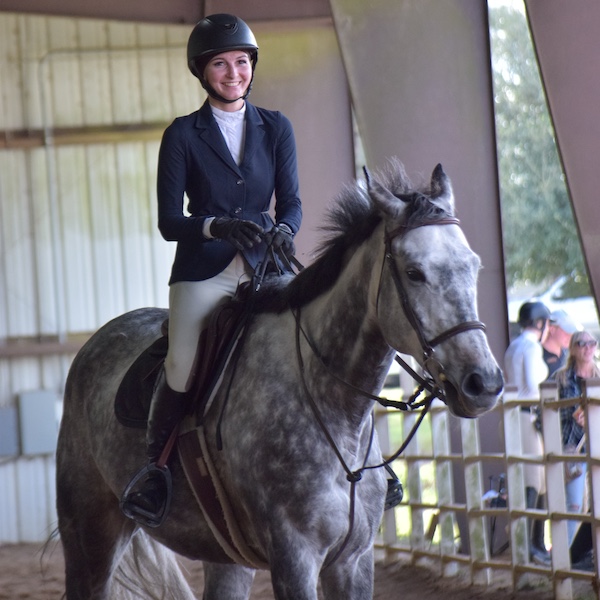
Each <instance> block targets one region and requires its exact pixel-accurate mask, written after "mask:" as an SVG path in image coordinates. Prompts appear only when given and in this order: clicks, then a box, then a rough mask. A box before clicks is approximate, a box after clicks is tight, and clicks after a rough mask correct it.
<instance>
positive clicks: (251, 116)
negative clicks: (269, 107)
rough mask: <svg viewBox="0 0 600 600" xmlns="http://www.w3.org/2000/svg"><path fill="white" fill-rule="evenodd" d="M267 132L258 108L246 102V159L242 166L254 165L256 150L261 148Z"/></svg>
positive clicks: (243, 160)
mask: <svg viewBox="0 0 600 600" xmlns="http://www.w3.org/2000/svg"><path fill="white" fill-rule="evenodd" d="M264 137H265V130H264V128H263V120H262V117H261V116H260V114H259V113H258V111H257V110H256V107H255V106H253V105H252V104H250V103H249V102H246V141H245V145H244V158H243V159H242V164H252V161H253V156H254V154H255V153H256V150H257V149H258V148H260V147H261V145H262V143H263V138H264Z"/></svg>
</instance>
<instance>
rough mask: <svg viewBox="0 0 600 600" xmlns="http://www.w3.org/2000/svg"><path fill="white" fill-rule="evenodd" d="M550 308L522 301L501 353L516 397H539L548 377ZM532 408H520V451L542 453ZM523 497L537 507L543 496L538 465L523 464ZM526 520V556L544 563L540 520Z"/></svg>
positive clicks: (546, 558)
mask: <svg viewBox="0 0 600 600" xmlns="http://www.w3.org/2000/svg"><path fill="white" fill-rule="evenodd" d="M549 318H550V311H549V310H548V308H547V306H546V305H545V304H544V303H542V302H525V304H523V305H522V306H521V308H520V309H519V325H520V327H521V333H520V334H519V335H518V336H517V337H516V338H515V339H514V340H513V341H512V342H511V343H510V345H509V346H508V348H507V350H506V353H505V354H504V377H505V381H506V384H507V385H513V386H516V387H517V398H523V399H526V400H533V399H538V398H539V397H540V389H539V386H540V383H542V382H543V381H545V380H546V379H547V377H548V366H547V365H546V362H545V361H544V353H543V348H542V344H543V343H544V341H545V338H546V336H547V335H548V320H549ZM537 423H539V419H537V416H536V411H533V410H531V409H530V408H529V407H525V406H524V407H522V408H521V443H522V450H523V454H526V455H527V454H531V455H536V456H541V455H543V453H544V451H543V443H542V435H541V432H540V431H539V425H536V424H537ZM523 471H524V473H523V475H524V479H525V499H526V503H527V508H541V506H542V505H543V501H544V498H545V495H546V482H545V477H544V469H543V467H542V466H538V465H525V466H524V469H523ZM531 521H532V522H530V523H529V527H528V530H529V554H530V559H531V560H532V561H534V562H536V563H538V564H543V565H548V564H549V563H550V555H549V553H548V551H547V549H546V547H545V545H544V542H543V540H544V522H543V521H540V520H531Z"/></svg>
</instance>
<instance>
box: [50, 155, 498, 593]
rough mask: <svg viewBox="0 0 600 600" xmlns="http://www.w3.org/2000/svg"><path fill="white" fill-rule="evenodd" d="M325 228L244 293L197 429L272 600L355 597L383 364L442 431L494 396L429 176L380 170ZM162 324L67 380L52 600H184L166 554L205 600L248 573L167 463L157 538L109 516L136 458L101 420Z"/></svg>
mask: <svg viewBox="0 0 600 600" xmlns="http://www.w3.org/2000/svg"><path fill="white" fill-rule="evenodd" d="M328 214H329V225H328V227H327V228H326V229H327V231H328V235H327V236H326V239H325V240H324V242H323V243H322V246H321V248H320V251H319V253H318V255H317V256H316V258H315V260H314V262H313V263H312V264H311V265H309V266H308V267H307V268H306V269H305V270H303V271H302V272H300V273H299V274H298V275H296V276H289V277H288V276H283V277H277V278H273V280H272V282H270V283H269V282H265V283H264V285H262V287H261V289H260V290H259V291H258V292H257V296H256V297H255V298H254V302H253V304H254V306H257V307H259V308H258V310H257V312H256V314H254V315H253V316H252V319H251V320H250V323H249V324H248V326H247V331H246V334H245V341H244V344H243V347H242V348H241V350H240V352H239V355H238V358H237V360H236V362H235V372H234V373H233V372H232V371H231V370H232V369H233V368H234V366H233V365H232V364H231V363H230V365H229V366H228V369H229V372H228V373H227V372H226V373H225V376H229V377H231V381H230V385H228V386H227V387H228V389H227V390H223V389H219V390H218V391H217V393H216V394H215V396H214V399H213V402H212V404H211V407H210V409H209V410H208V412H207V414H206V415H205V416H204V419H203V424H204V430H205V432H206V444H207V447H208V452H209V454H210V456H211V457H212V460H213V462H214V465H215V468H216V470H217V471H218V473H219V476H220V480H221V484H222V487H223V489H224V490H225V492H226V494H227V496H228V498H229V500H230V502H231V506H232V510H233V513H234V515H235V518H236V520H237V523H238V524H239V528H240V531H241V534H242V535H243V538H244V541H245V543H246V545H247V547H248V548H250V549H251V550H252V552H253V553H254V555H255V556H258V557H260V560H261V563H262V564H263V565H265V568H268V569H269V570H270V572H271V577H272V581H273V589H274V595H275V598H276V599H277V600H316V598H317V585H318V582H319V580H320V588H321V593H322V596H323V598H325V599H327V600H338V599H340V598H344V599H345V600H367V599H369V598H372V595H373V585H374V583H373V571H374V555H373V544H374V539H375V535H376V532H377V529H378V527H379V524H380V521H381V518H382V514H383V509H384V497H385V494H386V477H385V473H384V472H383V469H380V468H369V467H375V466H376V465H379V464H380V463H381V461H382V456H381V452H380V449H379V445H378V442H377V436H376V434H375V433H373V431H372V409H373V399H372V397H371V395H372V394H376V393H378V391H379V390H380V388H381V386H382V384H383V381H384V378H385V376H386V374H387V372H388V370H389V367H390V364H391V361H392V360H393V358H394V354H395V352H401V353H404V354H409V355H412V356H414V357H415V358H416V360H417V361H418V362H419V363H420V364H421V366H422V367H423V369H424V371H426V372H427V373H428V374H429V376H430V377H431V378H432V381H433V385H434V386H435V387H436V389H439V390H443V393H441V392H440V395H441V396H442V397H443V399H444V401H445V402H446V403H447V405H448V408H449V409H450V411H451V412H452V413H453V414H455V415H458V416H460V417H467V418H473V417H477V416H478V415H481V414H483V413H484V412H486V411H487V410H489V409H491V408H492V407H493V406H494V404H495V403H496V402H497V400H498V398H499V396H500V394H501V392H502V389H503V379H502V374H501V371H500V369H499V367H498V365H497V363H496V361H495V359H494V357H493V356H492V354H491V352H490V349H489V346H488V342H487V339H486V336H485V332H484V328H483V325H482V324H481V323H480V322H479V321H478V315H477V306H476V283H477V276H478V271H479V269H480V260H479V258H478V257H477V255H476V254H475V253H474V252H473V251H472V250H471V249H470V247H469V245H468V243H467V240H466V239H465V236H464V234H463V232H462V230H461V228H460V225H459V223H458V220H457V219H456V217H455V215H454V197H453V192H452V187H451V184H450V181H449V179H448V177H447V176H446V175H445V173H444V172H443V170H442V168H441V166H440V165H438V166H437V167H436V169H435V170H434V172H433V175H432V177H431V181H430V182H428V183H427V184H426V185H424V186H423V187H422V189H413V187H412V185H411V184H410V183H409V181H408V179H407V177H406V175H405V172H404V169H403V167H402V165H401V164H400V163H399V162H398V161H395V160H392V161H390V163H389V164H388V165H387V167H386V168H384V169H382V170H381V171H378V172H377V173H375V174H374V175H373V176H372V177H370V178H368V179H367V181H366V182H365V181H361V182H357V183H356V184H353V185H352V186H348V187H347V188H345V189H344V190H343V191H342V192H341V194H340V196H339V198H338V199H337V201H336V202H334V203H332V206H331V208H330V209H329V213H328ZM166 316H167V315H166V311H165V310H160V309H155V308H146V309H140V310H135V311H133V312H130V313H127V314H125V315H122V316H120V317H118V318H116V319H114V320H113V321H111V322H109V323H108V324H107V325H105V326H104V327H102V328H101V329H100V330H99V331H98V332H97V333H95V334H94V335H93V336H92V337H91V339H90V340H89V341H88V342H87V343H86V344H85V346H84V347H83V348H82V349H81V351H80V352H79V353H78V354H77V356H76V357H75V359H74V361H73V364H72V366H71V369H70V372H69V376H68V380H67V385H66V391H65V399H64V413H63V418H62V423H61V428H60V435H59V443H58V451H57V508H58V517H59V531H60V537H61V541H62V544H63V548H64V556H65V562H66V596H67V598H68V600H75V599H81V600H83V599H85V600H104V599H109V598H110V599H114V598H121V597H122V598H127V597H131V598H177V599H179V598H193V597H194V596H193V594H192V591H191V590H190V589H189V587H188V586H187V584H186V582H185V579H184V577H183V576H182V573H181V571H180V570H179V567H178V564H177V561H176V558H175V556H176V554H179V555H183V556H185V557H189V558H191V559H197V560H199V561H202V562H203V565H204V571H205V589H204V595H203V598H204V599H205V600H242V599H247V598H248V596H249V593H250V588H251V585H252V580H253V575H254V572H255V569H254V566H253V565H248V564H236V563H235V562H234V561H233V560H232V559H231V558H230V557H229V555H228V553H227V552H225V551H224V549H223V548H222V547H221V546H220V545H219V543H218V542H217V540H216V539H215V535H214V534H213V532H212V530H211V528H210V527H209V526H208V524H207V522H206V520H205V519H204V517H203V514H202V512H201V511H200V509H199V507H198V505H197V503H196V500H195V498H194V496H193V494H192V492H191V491H190V488H189V486H188V483H187V481H186V478H185V476H184V474H183V472H182V467H181V464H180V462H179V459H178V457H177V456H175V458H174V459H173V461H172V464H171V466H170V468H171V472H172V476H173V496H172V502H171V508H170V512H169V516H168V517H167V519H166V520H165V522H164V523H163V524H162V525H161V526H160V527H157V528H154V529H148V528H145V527H141V526H139V525H137V524H136V523H134V522H133V521H131V520H129V519H127V518H125V517H124V516H123V515H122V514H121V512H120V510H119V497H120V495H121V493H122V491H123V489H124V488H125V486H126V485H127V483H128V481H129V479H130V478H131V476H132V474H133V473H135V472H136V470H137V469H138V468H139V465H140V464H143V462H144V447H145V446H144V432H143V431H142V430H135V429H128V428H126V427H123V426H122V425H121V424H120V423H119V422H118V421H117V420H116V418H115V415H114V410H113V404H114V398H115V393H116V391H117V388H118V386H119V383H120V381H121V380H122V378H123V376H124V374H125V372H126V371H127V370H128V368H129V366H130V365H131V363H132V362H133V361H134V359H135V358H136V357H137V356H138V355H139V354H140V352H141V351H142V350H143V349H144V348H146V347H148V346H149V345H150V344H151V343H152V342H154V341H155V340H156V339H157V338H158V337H159V336H160V335H161V334H160V328H161V323H162V322H163V321H164V319H165V318H166ZM222 387H225V386H222ZM225 398H227V405H226V407H225V409H223V406H222V403H223V401H224V399H225ZM217 428H218V429H219V433H220V437H219V439H220V440H221V442H220V445H217V435H216V431H217Z"/></svg>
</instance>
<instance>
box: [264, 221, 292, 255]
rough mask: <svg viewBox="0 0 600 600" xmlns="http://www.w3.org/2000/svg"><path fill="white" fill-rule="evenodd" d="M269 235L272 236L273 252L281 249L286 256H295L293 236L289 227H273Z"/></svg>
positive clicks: (281, 224)
mask: <svg viewBox="0 0 600 600" xmlns="http://www.w3.org/2000/svg"><path fill="white" fill-rule="evenodd" d="M269 234H270V235H271V236H272V239H271V244H272V246H273V248H275V250H277V249H278V248H281V249H282V250H283V253H284V254H285V255H286V256H293V255H294V254H295V252H296V247H295V246H294V234H293V233H292V230H291V229H290V227H289V225H286V224H285V223H280V224H279V225H277V226H276V227H273V228H272V229H271V231H269Z"/></svg>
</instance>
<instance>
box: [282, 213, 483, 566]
mask: <svg viewBox="0 0 600 600" xmlns="http://www.w3.org/2000/svg"><path fill="white" fill-rule="evenodd" d="M459 223H460V221H459V220H458V219H457V218H455V217H446V218H442V219H437V220H427V221H421V222H417V223H415V224H412V225H410V226H409V225H401V226H399V227H397V228H396V229H394V230H392V231H391V232H386V235H385V259H384V261H383V263H382V268H381V274H380V278H379V285H378V290H377V301H376V306H377V307H378V306H379V296H380V291H381V283H382V280H383V272H384V269H385V265H386V264H388V265H389V266H390V271H391V275H392V280H393V281H394V285H395V288H396V291H397V293H398V296H399V298H400V301H401V303H402V308H403V311H404V314H405V315H406V317H407V319H408V321H409V323H410V325H411V327H412V328H413V330H414V331H415V333H416V334H417V337H418V339H419V343H420V345H421V349H422V351H423V367H424V369H425V371H426V372H427V373H428V375H429V376H428V377H426V378H424V377H421V376H420V375H419V374H418V373H416V372H415V371H414V370H413V369H412V368H411V367H410V366H409V365H408V364H407V363H406V361H404V360H403V359H402V358H401V357H400V355H399V354H396V356H395V360H396V362H397V363H398V364H399V365H400V366H402V368H404V370H405V371H407V372H408V373H409V374H410V375H411V376H412V377H413V379H415V381H417V382H418V383H419V385H418V387H417V389H416V391H415V392H414V393H413V394H412V396H411V397H410V399H409V400H408V402H403V401H393V400H389V399H387V398H385V397H382V396H378V395H375V394H372V393H370V392H368V391H366V390H362V389H360V388H358V387H357V386H355V385H353V384H351V383H349V382H347V381H346V380H344V379H342V378H341V377H340V376H339V375H338V374H337V373H335V372H334V371H332V370H331V369H330V368H329V366H328V365H327V363H326V362H325V360H324V358H323V357H322V355H321V353H320V352H319V351H318V348H317V347H316V345H315V343H314V342H313V340H312V339H311V338H310V337H309V336H308V334H307V333H306V331H305V330H304V328H303V327H302V324H301V310H300V308H297V309H296V311H294V310H292V314H293V316H294V319H295V321H296V355H297V358H298V367H299V370H300V375H301V381H302V387H303V389H304V393H305V395H306V397H307V398H308V401H309V405H310V407H311V410H312V412H313V414H314V417H315V419H316V421H317V423H318V424H319V427H320V428H321V431H322V432H323V434H324V435H325V437H326V439H327V442H328V443H329V445H330V447H331V449H332V450H333V452H334V453H335V455H336V456H337V459H338V461H339V463H340V465H341V466H342V468H343V469H344V471H345V473H346V479H347V480H348V481H349V482H350V515H349V526H348V531H347V533H346V536H345V538H344V540H343V541H342V543H341V545H340V547H339V548H338V549H337V551H336V553H335V555H334V556H333V557H332V558H331V559H329V560H328V561H327V563H326V565H325V568H326V567H328V566H330V565H331V564H332V563H333V562H335V561H336V560H337V559H338V557H339V556H340V555H341V554H342V552H343V551H344V549H345V548H346V546H347V544H348V542H349V540H350V537H351V534H352V530H353V527H354V507H355V495H356V484H357V483H358V482H359V481H360V480H361V479H362V474H363V472H364V471H366V470H369V469H378V468H381V467H385V468H386V469H388V470H389V469H390V464H391V463H392V462H393V461H394V460H396V459H397V458H398V457H399V456H400V455H401V454H402V453H403V452H404V450H406V448H407V446H408V445H409V444H410V442H411V441H412V439H413V437H414V436H415V434H416V432H417V429H418V428H419V426H420V425H421V423H422V421H423V419H424V418H425V416H426V414H427V412H428V411H429V408H430V406H431V403H432V402H433V400H434V398H436V397H437V398H439V399H441V400H442V401H444V399H445V392H444V390H443V389H442V388H441V387H440V386H439V385H438V384H437V383H436V382H435V379H434V377H433V375H432V373H431V363H432V362H433V361H434V360H435V359H434V358H433V355H434V352H435V347H436V346H438V345H439V344H441V343H442V342H444V341H446V340H448V339H450V338H452V337H454V336H455V335H458V334H459V333H463V332H466V331H470V330H471V329H480V330H483V331H485V325H484V324H483V323H482V322H481V321H466V322H464V323H459V324H458V325H454V326H452V327H450V328H448V329H446V330H445V331H443V332H442V333H440V334H439V335H437V336H435V337H434V338H433V339H430V340H428V339H427V337H426V336H425V333H424V332H423V329H422V327H421V323H420V322H419V319H418V318H417V316H416V314H415V312H414V310H413V307H412V305H411V303H410V302H409V299H408V295H407V293H406V290H405V288H404V286H403V284H402V279H401V277H400V274H399V272H398V267H397V265H396V263H395V261H394V259H393V254H392V240H393V239H394V238H395V237H397V236H399V235H405V234H406V233H408V232H409V231H412V230H413V229H416V228H417V227H426V226H429V225H458V224H459ZM300 334H302V337H303V338H304V340H305V341H306V343H307V344H308V346H309V348H310V349H311V351H312V353H313V355H314V356H315V357H316V358H317V360H318V361H319V363H320V364H321V365H322V366H323V367H324V369H325V370H326V371H327V373H328V374H329V375H330V376H332V377H333V378H334V379H335V380H336V381H338V382H339V383H341V384H342V385H343V386H345V387H346V388H348V389H350V390H351V391H353V392H355V393H358V394H360V395H362V396H364V397H366V398H370V399H371V400H375V401H377V402H378V403H379V404H381V405H382V406H384V407H386V408H387V407H392V408H396V409H398V410H401V411H408V410H416V409H418V408H422V409H423V410H421V413H420V415H419V418H418V419H417V420H416V422H415V424H414V425H413V427H412V428H411V430H410V432H409V433H408V435H407V437H406V439H405V440H404V442H403V443H402V444H401V446H400V448H399V449H398V450H397V451H396V452H395V453H394V454H393V455H391V456H390V457H389V458H387V459H385V460H383V462H381V463H380V464H376V465H367V461H368V459H369V454H370V451H371V446H372V440H373V436H374V430H375V428H374V417H373V415H371V418H372V419H373V423H372V426H371V438H370V441H369V444H368V447H367V451H366V453H365V457H364V459H363V462H362V466H361V467H360V468H359V469H356V470H354V471H353V470H352V469H351V468H350V467H349V466H348V464H347V463H346V461H345V460H344V457H343V456H342V453H341V452H340V450H339V448H338V447H337V444H336V443H335V440H334V439H333V436H332V435H331V433H330V432H329V429H328V428H327V425H326V424H325V422H324V420H323V418H322V416H321V413H320V411H319V408H318V406H317V404H316V402H315V399H314V397H313V395H312V393H311V391H310V389H309V388H308V383H307V381H306V373H305V369H304V359H303V358H302V348H301V344H300ZM435 363H436V364H437V367H438V378H439V380H440V381H442V382H444V381H445V379H446V378H445V374H444V367H443V365H442V364H441V363H440V362H439V361H437V360H435ZM425 390H426V391H427V393H426V395H425V398H424V399H423V400H421V401H420V402H417V399H418V398H419V396H421V394H422V393H423V392H424V391H425Z"/></svg>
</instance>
